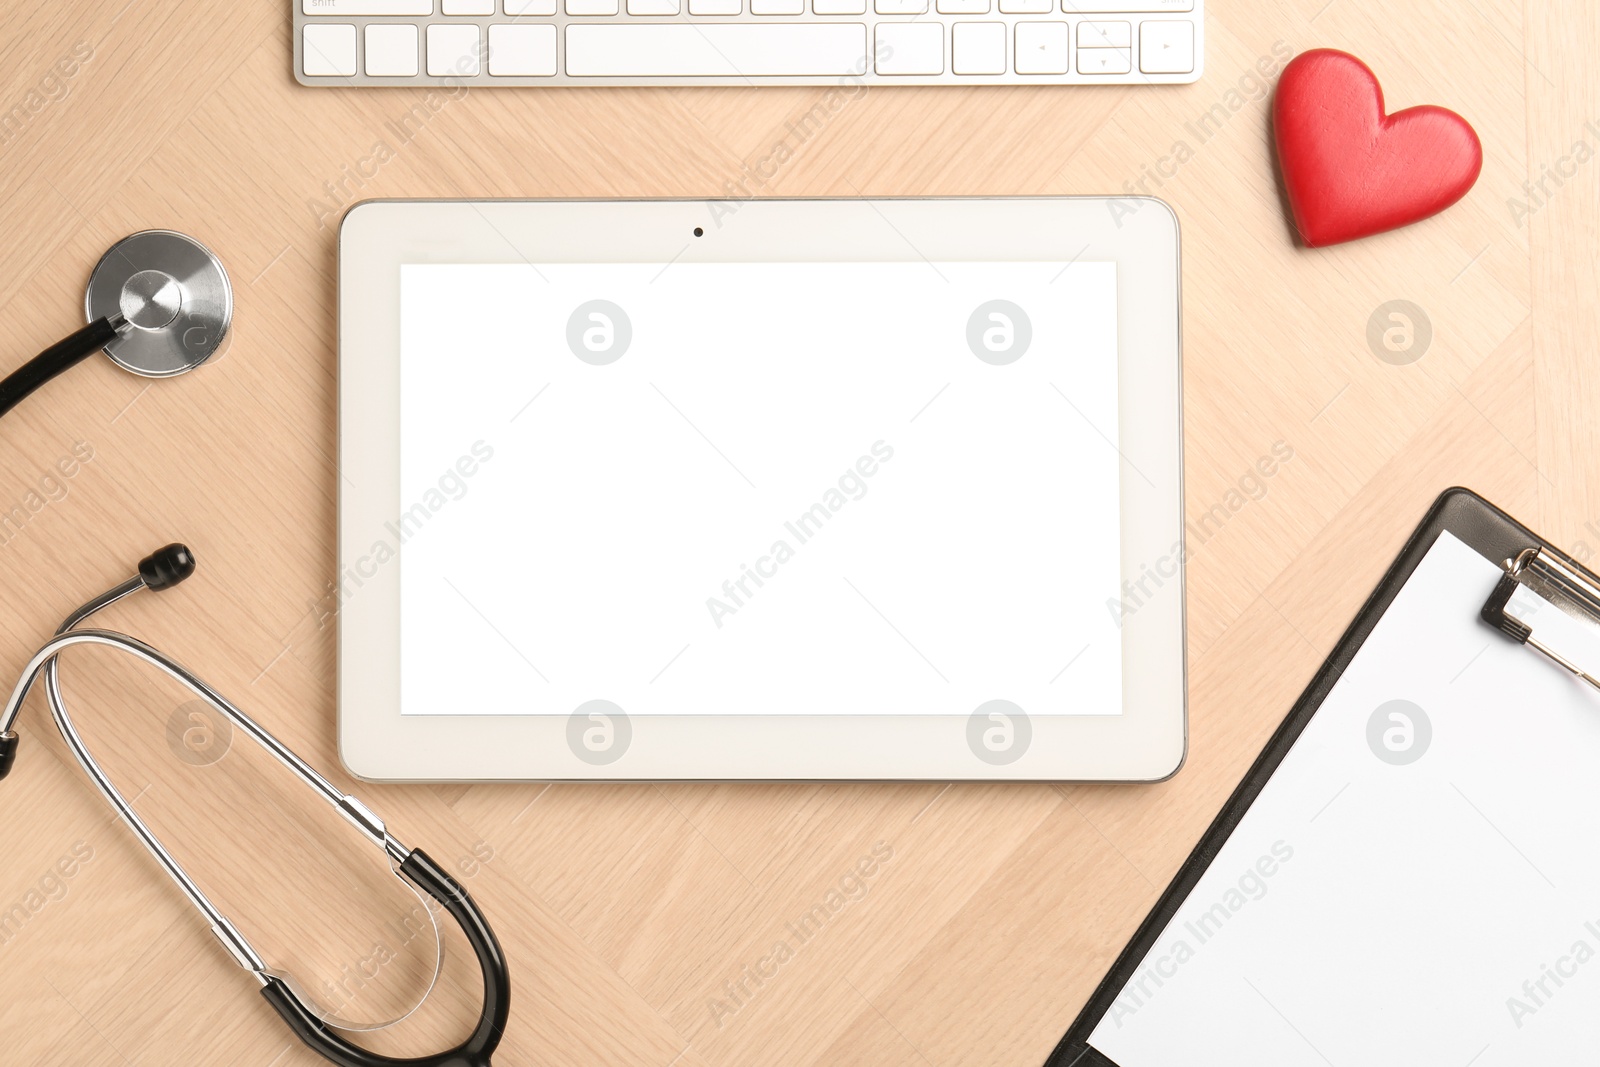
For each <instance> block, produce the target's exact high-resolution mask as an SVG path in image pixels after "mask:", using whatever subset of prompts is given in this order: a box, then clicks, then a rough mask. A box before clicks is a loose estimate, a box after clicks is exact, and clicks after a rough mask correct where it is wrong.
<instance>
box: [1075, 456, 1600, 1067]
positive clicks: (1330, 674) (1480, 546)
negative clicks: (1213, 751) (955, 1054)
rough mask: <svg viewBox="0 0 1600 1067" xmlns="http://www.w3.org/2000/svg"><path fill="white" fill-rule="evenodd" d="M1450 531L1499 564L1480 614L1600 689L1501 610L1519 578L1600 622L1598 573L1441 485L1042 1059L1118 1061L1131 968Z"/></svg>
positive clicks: (1096, 1065) (1083, 1064)
mask: <svg viewBox="0 0 1600 1067" xmlns="http://www.w3.org/2000/svg"><path fill="white" fill-rule="evenodd" d="M1446 531H1448V532H1450V533H1451V534H1453V535H1455V536H1456V537H1457V538H1459V539H1460V540H1461V541H1463V542H1464V543H1466V544H1467V545H1468V546H1469V547H1471V548H1472V549H1473V550H1474V551H1476V552H1477V553H1478V554H1479V555H1482V556H1483V557H1484V558H1486V559H1489V560H1491V561H1493V562H1494V563H1496V564H1497V565H1499V566H1500V567H1501V568H1502V570H1503V571H1504V574H1503V577H1502V578H1501V580H1500V582H1499V583H1498V585H1497V586H1496V587H1495V590H1494V593H1493V594H1492V595H1491V596H1490V597H1489V599H1488V601H1487V602H1486V603H1485V604H1484V606H1483V610H1482V612H1481V618H1482V620H1483V622H1484V623H1485V624H1486V625H1489V626H1493V627H1494V628H1495V629H1498V630H1500V631H1501V633H1503V634H1504V635H1505V636H1506V637H1507V638H1509V639H1511V640H1514V641H1518V642H1520V643H1522V644H1525V645H1527V646H1529V647H1530V648H1532V649H1536V650H1537V651H1539V652H1542V653H1544V654H1545V655H1547V656H1549V657H1550V658H1551V659H1553V660H1555V662H1557V663H1559V664H1560V665H1561V666H1562V667H1565V668H1566V669H1567V670H1569V671H1571V672H1572V673H1573V674H1575V675H1577V676H1578V677H1579V678H1581V679H1583V680H1584V681H1586V682H1588V683H1589V684H1590V685H1592V686H1595V687H1596V688H1600V679H1597V678H1596V677H1595V676H1594V675H1592V674H1590V673H1588V672H1587V671H1586V670H1584V669H1582V668H1581V667H1579V666H1578V665H1576V664H1574V663H1570V662H1568V661H1567V660H1565V659H1563V658H1562V657H1561V656H1560V655H1558V654H1557V653H1555V652H1553V651H1552V650H1551V649H1549V648H1547V647H1546V646H1545V645H1544V644H1543V643H1542V642H1540V641H1539V640H1538V638H1537V637H1536V636H1534V634H1533V631H1532V630H1531V628H1530V627H1528V626H1527V625H1526V624H1525V623H1523V622H1521V621H1519V620H1517V619H1515V618H1513V617H1512V616H1511V615H1509V614H1508V613H1506V611H1505V610H1504V609H1505V607H1506V603H1507V601H1508V600H1509V599H1510V597H1511V594H1512V593H1513V592H1515V591H1516V588H1517V586H1518V585H1527V586H1529V587H1530V588H1531V589H1533V590H1534V591H1535V592H1537V593H1538V594H1539V595H1541V596H1542V597H1544V598H1546V599H1549V600H1551V601H1553V602H1555V603H1557V604H1558V605H1559V606H1560V607H1561V608H1562V609H1563V610H1566V611H1568V612H1570V613H1573V614H1579V615H1586V616H1587V617H1588V618H1589V619H1590V620H1591V621H1595V622H1597V623H1600V577H1597V576H1596V575H1595V574H1594V573H1593V572H1591V571H1589V570H1588V569H1586V568H1585V567H1584V566H1583V565H1582V564H1581V563H1579V562H1578V561H1577V560H1575V559H1573V558H1572V557H1570V556H1568V555H1567V554H1566V553H1565V552H1563V551H1561V550H1560V549H1559V548H1557V547H1556V546H1554V545H1552V544H1550V543H1549V542H1548V541H1546V540H1544V539H1543V538H1542V537H1540V536H1539V535H1538V534H1536V533H1534V532H1533V531H1532V530H1529V529H1528V528H1527V527H1526V526H1523V525H1522V524H1521V523H1520V522H1518V521H1517V520H1516V519H1513V518H1512V517H1511V516H1510V515H1508V514H1506V513H1505V512H1504V511H1501V510H1500V509H1499V508H1497V507H1495V506H1494V505H1493V504H1491V503H1489V502H1488V501H1487V500H1485V499H1484V498H1483V497H1481V496H1479V495H1478V494H1476V493H1474V492H1472V491H1471V490H1470V489H1461V488H1455V489H1449V490H1446V491H1445V492H1444V493H1442V494H1441V495H1440V496H1439V498H1438V499H1437V500H1435V501H1434V503H1433V506H1432V507H1430V508H1429V509H1428V513H1427V515H1426V516H1425V517H1424V518H1423V520H1422V523H1421V525H1419V526H1418V527H1417V528H1416V530H1415V531H1414V532H1413V533H1412V534H1411V536H1410V537H1409V538H1408V539H1407V540H1406V543H1405V547H1404V548H1402V549H1401V550H1400V554H1399V556H1398V557H1396V558H1395V561H1394V562H1393V563H1392V564H1390V566H1389V570H1388V571H1387V572H1386V573H1385V574H1384V576H1383V580H1382V581H1381V582H1379V583H1378V587H1377V588H1376V589H1374V590H1373V591H1372V594H1371V595H1370V596H1368V597H1367V600H1366V603H1364V604H1363V605H1362V606H1361V610H1360V612H1358V613H1357V615H1356V617H1355V620H1354V621H1353V622H1351V624H1350V625H1349V627H1348V628H1347V629H1346V630H1345V632H1344V634H1343V635H1342V636H1341V637H1340V638H1339V643H1338V644H1337V645H1335V646H1334V649H1333V652H1332V653H1331V654H1330V655H1329V656H1328V658H1327V660H1325V661H1324V662H1323V664H1322V666H1321V667H1319V668H1318V669H1317V673H1316V674H1315V675H1314V676H1313V677H1312V679H1311V683H1310V684H1309V685H1308V686H1307V687H1306V690H1305V692H1303V693H1302V694H1301V695H1300V699H1298V700H1297V701H1295V704H1294V707H1293V709H1292V710H1291V711H1290V712H1289V715H1288V717H1287V718H1285V719H1284V720H1283V723H1282V724H1281V725H1279V727H1278V729H1277V730H1276V731H1274V732H1273V735H1272V738H1271V739H1270V740H1269V741H1268V742H1267V745H1266V747H1265V748H1264V749H1262V751H1261V754H1260V755H1259V756H1257V757H1256V760H1255V762H1254V763H1253V764H1251V766H1250V770H1249V771H1248V772H1246V774H1245V776H1244V780H1243V781H1241V782H1240V783H1239V785H1238V786H1237V787H1236V788H1235V789H1234V791H1233V794H1232V795H1231V796H1229V798H1228V802H1227V803H1226V804H1225V805H1224V806H1223V808H1222V811H1221V812H1220V813H1219V814H1218V815H1217V817H1216V818H1215V819H1213V820H1212V822H1211V825H1210V826H1209V827H1207V828H1206V832H1205V834H1204V835H1203V836H1202V837H1201V838H1200V842H1199V844H1197V845H1195V847H1194V850H1193V851H1192V852H1190V853H1189V856H1188V858H1187V859H1186V860H1184V863H1183V866H1182V867H1181V868H1180V869H1179V871H1178V873H1177V875H1176V876H1175V877H1174V878H1173V879H1172V881H1171V883H1170V884H1168V886H1167V888H1166V890H1165V891H1164V892H1163V893H1162V894H1161V898H1160V899H1159V900H1157V901H1156V904H1155V906H1154V907H1153V908H1152V909H1151V910H1150V913H1149V914H1148V915H1146V916H1145V918H1144V921H1143V922H1142V923H1140V924H1139V929H1138V930H1137V931H1136V932H1135V933H1134V935H1133V939H1132V940H1130V941H1129V942H1128V944H1127V946H1126V947H1124V948H1123V950H1122V952H1121V953H1120V954H1119V955H1118V956H1117V960H1116V962H1115V963H1114V964H1113V965H1112V967H1111V970H1110V971H1109V972H1108V973H1107V974H1106V976H1105V977H1104V978H1103V979H1101V981H1100V984H1099V986H1097V987H1096V989H1095V991H1094V995H1093V996H1091V997H1090V998H1089V1002H1088V1003H1087V1004H1086V1005H1084V1008H1083V1010H1082V1011H1081V1012H1079V1013H1078V1017H1077V1019H1075V1020H1074V1021H1073V1023H1072V1026H1071V1027H1070V1028H1069V1029H1068V1030H1067V1033H1066V1036H1064V1037H1063V1038H1062V1039H1061V1041H1060V1043H1059V1044H1058V1045H1057V1046H1056V1048H1055V1051H1054V1052H1052V1053H1051V1055H1050V1058H1049V1059H1048V1060H1046V1061H1045V1067H1118V1065H1117V1063H1116V1061H1114V1060H1112V1059H1110V1058H1109V1057H1107V1056H1106V1055H1104V1054H1103V1053H1101V1052H1099V1051H1097V1050H1096V1049H1094V1048H1092V1047H1090V1045H1089V1037H1090V1035H1091V1034H1092V1033H1093V1032H1094V1030H1095V1028H1096V1027H1097V1026H1098V1025H1099V1024H1100V1021H1101V1019H1103V1018H1104V1017H1105V1015H1106V1013H1107V1012H1109V1011H1110V1010H1111V1008H1112V1005H1113V1004H1114V1003H1115V1001H1116V999H1117V996H1118V994H1119V993H1120V992H1121V991H1122V990H1123V989H1124V988H1125V987H1126V986H1127V985H1128V983H1129V982H1130V980H1132V979H1133V978H1134V977H1135V976H1136V971H1137V968H1138V965H1139V963H1140V962H1141V961H1142V960H1143V959H1144V958H1145V956H1146V955H1148V953H1149V952H1150V950H1151V949H1152V948H1153V947H1154V945H1155V942H1156V940H1157V939H1158V938H1159V937H1160V935H1161V933H1162V931H1163V930H1165V929H1166V928H1167V925H1168V924H1169V923H1170V922H1171V920H1172V918H1173V916H1174V915H1175V914H1176V913H1177V911H1178V909H1179V908H1180V907H1181V906H1182V905H1183V903H1184V901H1185V900H1187V899H1188V897H1189V894H1190V893H1191V892H1192V891H1193V890H1194V887H1195V886H1196V885H1197V884H1198V883H1199V881H1200V878H1201V876H1202V875H1203V874H1204V873H1205V871H1206V869H1207V868H1208V867H1209V866H1210V865H1211V861H1212V860H1213V859H1215V858H1216V855H1217V853H1218V852H1219V851H1220V850H1221V848H1222V845H1223V843H1224V842H1226V841H1227V840H1228V838H1229V837H1230V836H1231V835H1232V834H1233V831H1234V828H1235V827H1237V826H1238V824H1239V820H1240V819H1242V818H1243V817H1244V814H1245V812H1246V811H1248V810H1249V808H1250V806H1251V805H1252V804H1253V803H1255V800H1256V797H1257V796H1258V795H1259V794H1260V793H1261V790H1262V788H1263V787H1265V785H1266V784H1267V782H1268V780H1269V779H1271V778H1272V776H1273V774H1274V773H1276V771H1277V769H1278V766H1279V764H1281V763H1282V762H1283V760H1284V757H1285V756H1287V755H1288V754H1289V749H1290V747H1291V746H1293V744H1294V743H1295V740H1296V739H1297V738H1298V737H1299V736H1300V734H1301V733H1302V732H1303V731H1304V730H1305V728H1306V726H1307V725H1308V724H1309V723H1310V722H1311V719H1312V717H1313V716H1315V715H1316V713H1317V711H1318V710H1319V709H1320V708H1321V707H1322V702H1323V700H1324V699H1325V698H1326V697H1327V695H1328V693H1329V691H1330V690H1332V689H1333V686H1334V683H1335V682H1337V681H1338V680H1339V677H1340V675H1342V674H1343V673H1344V670H1345V668H1346V667H1347V666H1348V665H1349V664H1350V661H1351V660H1352V659H1354V658H1355V655H1356V653H1357V652H1358V651H1359V650H1360V648H1361V646H1362V645H1363V644H1364V643H1365V642H1366V640H1367V637H1368V635H1370V634H1371V633H1372V630H1373V628H1374V627H1375V626H1377V624H1378V620H1379V619H1381V618H1382V617H1383V615H1384V613H1385V612H1386V611H1388V609H1389V605H1390V603H1391V602H1392V601H1393V600H1394V598H1395V597H1396V596H1397V595H1398V594H1399V592H1400V589H1401V587H1402V586H1404V585H1405V584H1406V582H1407V581H1408V580H1409V579H1410V577H1411V574H1412V572H1413V571H1415V570H1416V568H1417V565H1418V564H1419V563H1421V562H1422V558H1423V556H1425V555H1426V554H1427V553H1428V551H1429V549H1431V548H1432V547H1433V543H1434V542H1435V541H1436V540H1438V538H1439V535H1440V534H1441V533H1444V532H1446Z"/></svg>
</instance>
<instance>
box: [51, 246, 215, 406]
mask: <svg viewBox="0 0 1600 1067" xmlns="http://www.w3.org/2000/svg"><path fill="white" fill-rule="evenodd" d="M83 306H84V311H85V312H86V314H87V315H88V318H89V321H90V322H93V321H95V320H96V319H101V318H108V319H113V320H115V318H116V317H118V316H120V317H121V318H122V319H125V320H127V324H128V325H127V328H124V329H122V330H121V331H119V333H118V336H117V337H116V338H114V339H113V340H111V341H110V342H109V343H107V344H106V345H105V353H106V355H108V356H110V357H111V359H112V360H113V361H115V362H116V364H117V365H118V366H120V367H122V368H123V369H125V370H128V371H132V372H133V373H134V374H142V375H144V376H145V377H148V378H169V377H171V376H172V375H174V374H182V373H183V372H184V371H187V370H193V369H194V368H196V367H198V366H199V365H200V364H202V363H204V362H205V361H206V360H208V359H210V358H211V357H212V356H213V355H215V354H216V352H217V350H218V349H219V348H221V347H222V341H223V339H224V338H225V337H226V336H227V333H228V325H229V323H230V322H232V321H233V288H232V286H230V285H229V284H228V272H227V271H226V270H224V269H223V266H222V261H221V260H219V259H218V258H217V257H216V255H215V254H214V253H212V251H211V250H210V249H209V248H207V247H206V246H205V245H203V244H201V243H200V242H199V241H196V240H195V239H194V238H192V237H187V236H185V235H183V234H181V233H176V232H174V231H172V230H142V231H140V232H139V233H135V234H130V235H129V236H127V237H124V238H123V239H122V240H120V241H118V242H117V243H116V244H115V245H113V246H112V247H111V249H110V250H109V251H108V252H106V254H105V255H104V256H102V257H100V262H99V263H98V264H96V265H95V268H94V272H93V273H92V274H91V275H90V276H89V289H88V292H87V293H85V294H84V298H83Z"/></svg>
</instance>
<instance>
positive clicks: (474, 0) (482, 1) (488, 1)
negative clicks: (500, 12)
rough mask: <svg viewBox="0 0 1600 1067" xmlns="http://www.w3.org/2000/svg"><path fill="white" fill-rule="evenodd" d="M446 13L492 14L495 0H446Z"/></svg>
mask: <svg viewBox="0 0 1600 1067" xmlns="http://www.w3.org/2000/svg"><path fill="white" fill-rule="evenodd" d="M443 12H444V14H446V15H492V14H494V0H444V8H443Z"/></svg>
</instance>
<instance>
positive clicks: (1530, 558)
mask: <svg viewBox="0 0 1600 1067" xmlns="http://www.w3.org/2000/svg"><path fill="white" fill-rule="evenodd" d="M1501 566H1503V567H1504V568H1505V574H1503V575H1501V577H1500V581H1499V582H1497V583H1496V584H1495V587H1494V592H1492V593H1490V594H1489V599H1488V600H1487V601H1485V602H1484V605H1483V610H1482V611H1480V612H1479V613H1478V615H1479V617H1480V618H1482V619H1483V621H1484V622H1486V623H1488V624H1489V625H1490V626H1493V627H1494V628H1495V629H1496V630H1499V631H1500V632H1501V633H1503V634H1505V635H1506V636H1507V637H1509V638H1511V639H1512V640H1513V641H1516V642H1517V643H1518V644H1523V645H1527V646H1529V647H1530V648H1534V649H1537V650H1538V651H1539V652H1542V653H1544V654H1545V655H1546V656H1548V657H1549V658H1550V659H1552V660H1554V661H1555V662H1556V663H1558V664H1560V665H1561V666H1562V667H1564V668H1566V669H1567V670H1569V671H1571V672H1572V673H1573V674H1575V675H1577V676H1578V677H1579V678H1581V679H1583V680H1584V681H1585V682H1588V683H1589V684H1590V685H1591V686H1593V687H1594V688H1596V689H1600V678H1596V677H1595V676H1594V675H1593V674H1590V673H1589V672H1588V671H1586V670H1584V669H1583V668H1582V667H1580V666H1578V665H1577V664H1576V663H1573V662H1572V661H1571V660H1570V659H1568V658H1567V657H1566V656H1563V655H1562V654H1561V653H1559V652H1557V651H1556V650H1555V649H1553V648H1551V647H1550V646H1549V645H1548V644H1546V643H1544V642H1543V641H1540V640H1539V639H1538V638H1536V637H1534V635H1533V627H1532V626H1530V625H1529V624H1528V623H1527V622H1524V621H1523V620H1522V619H1519V618H1517V617H1516V616H1515V615H1512V614H1511V613H1510V612H1508V611H1507V610H1506V605H1507V604H1509V603H1510V602H1511V598H1512V596H1513V595H1514V594H1515V593H1516V591H1517V588H1518V587H1519V586H1526V587H1527V588H1528V591H1529V592H1531V593H1534V594H1535V595H1537V596H1538V597H1539V598H1540V599H1541V600H1544V601H1546V602H1547V603H1549V604H1552V605H1554V606H1555V607H1557V608H1559V609H1561V610H1562V611H1563V612H1565V613H1566V614H1567V615H1570V616H1572V617H1573V618H1574V619H1577V620H1579V621H1580V622H1583V623H1586V624H1588V625H1589V626H1591V627H1596V628H1600V589H1597V588H1596V587H1595V585H1594V583H1593V581H1591V580H1590V579H1589V578H1587V577H1585V576H1584V575H1582V574H1580V573H1579V572H1578V571H1576V570H1574V569H1573V568H1572V567H1569V566H1568V565H1566V564H1565V563H1562V562H1561V561H1560V560H1558V559H1555V558H1553V557H1548V556H1546V555H1544V553H1543V551H1542V550H1541V549H1539V548H1526V549H1523V550H1522V551H1521V552H1519V553H1518V554H1517V558H1516V559H1508V560H1506V561H1505V562H1504V563H1503V564H1501Z"/></svg>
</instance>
